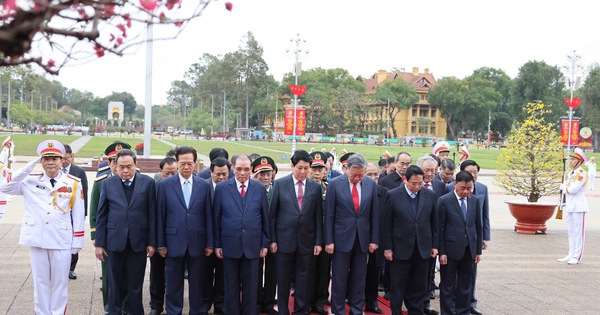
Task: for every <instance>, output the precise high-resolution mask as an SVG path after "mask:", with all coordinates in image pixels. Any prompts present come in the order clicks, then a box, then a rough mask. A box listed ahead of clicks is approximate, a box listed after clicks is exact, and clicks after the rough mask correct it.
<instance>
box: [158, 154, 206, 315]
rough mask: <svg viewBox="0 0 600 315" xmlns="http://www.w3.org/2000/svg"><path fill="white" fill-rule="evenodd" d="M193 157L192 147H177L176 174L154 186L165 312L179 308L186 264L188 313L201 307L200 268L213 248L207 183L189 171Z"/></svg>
mask: <svg viewBox="0 0 600 315" xmlns="http://www.w3.org/2000/svg"><path fill="white" fill-rule="evenodd" d="M197 158H198V155H197V153H196V150H195V149H194V148H192V147H189V146H182V147H178V148H177V149H176V152H175V159H176V160H177V168H178V170H179V175H177V176H172V177H169V178H166V179H163V180H162V181H161V182H160V183H159V188H158V196H157V200H156V204H157V209H158V218H157V221H158V224H157V231H158V253H159V254H160V256H162V257H165V274H166V278H167V286H166V292H167V300H166V306H167V307H166V310H167V314H182V312H183V289H184V280H183V271H184V266H186V265H187V267H188V272H189V275H188V285H189V305H190V314H198V315H199V314H201V313H202V312H203V310H204V300H203V297H204V295H203V294H202V287H203V285H202V284H203V282H204V281H205V279H204V272H203V271H204V268H205V266H204V264H205V256H209V255H210V254H211V253H212V252H213V222H212V219H213V217H212V216H213V213H212V205H211V196H210V195H211V188H210V184H209V183H207V182H206V181H205V180H202V179H201V178H199V177H197V176H194V175H193V173H192V172H193V170H194V166H195V165H196V160H197ZM157 315H158V314H157Z"/></svg>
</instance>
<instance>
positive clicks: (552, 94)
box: [511, 61, 565, 125]
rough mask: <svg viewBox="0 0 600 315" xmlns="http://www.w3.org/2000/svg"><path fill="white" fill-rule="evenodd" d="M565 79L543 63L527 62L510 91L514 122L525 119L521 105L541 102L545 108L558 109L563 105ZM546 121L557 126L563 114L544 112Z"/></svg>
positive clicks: (552, 110)
mask: <svg viewBox="0 0 600 315" xmlns="http://www.w3.org/2000/svg"><path fill="white" fill-rule="evenodd" d="M564 93H565V79H564V76H563V74H562V73H561V71H560V69H559V68H558V67H556V66H550V65H548V64H547V63H545V62H544V61H528V62H526V63H525V64H524V65H523V66H521V68H519V74H518V75H517V77H516V78H515V84H514V86H513V90H512V111H511V112H512V114H513V115H514V117H515V119H516V120H523V119H524V118H525V116H524V113H523V111H522V110H521V107H522V106H523V104H527V103H529V102H534V101H542V102H543V103H544V104H546V105H547V106H550V104H552V105H553V107H554V106H556V107H557V108H558V106H559V105H562V104H563V103H564V100H563V97H564ZM546 115H547V117H546V121H548V122H552V123H555V124H557V125H558V122H559V119H560V116H561V115H564V112H561V111H557V110H554V109H552V108H551V109H550V110H548V111H546Z"/></svg>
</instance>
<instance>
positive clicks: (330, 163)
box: [325, 152, 342, 181]
mask: <svg viewBox="0 0 600 315" xmlns="http://www.w3.org/2000/svg"><path fill="white" fill-rule="evenodd" d="M325 154H326V155H327V169H328V170H329V171H328V172H327V181H330V180H332V179H333V178H336V177H338V176H340V175H342V173H340V172H338V171H336V170H334V169H333V161H335V156H333V154H331V153H329V152H325Z"/></svg>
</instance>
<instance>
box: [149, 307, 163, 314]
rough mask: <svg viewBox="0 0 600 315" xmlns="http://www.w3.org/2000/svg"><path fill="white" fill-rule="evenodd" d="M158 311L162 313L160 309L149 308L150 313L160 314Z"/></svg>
mask: <svg viewBox="0 0 600 315" xmlns="http://www.w3.org/2000/svg"><path fill="white" fill-rule="evenodd" d="M160 313H162V311H160V310H157V309H155V308H153V309H151V310H150V315H160Z"/></svg>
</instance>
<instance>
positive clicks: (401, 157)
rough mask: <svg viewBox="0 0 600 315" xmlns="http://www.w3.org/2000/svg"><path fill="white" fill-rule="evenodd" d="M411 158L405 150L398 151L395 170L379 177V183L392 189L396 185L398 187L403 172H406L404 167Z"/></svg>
mask: <svg viewBox="0 0 600 315" xmlns="http://www.w3.org/2000/svg"><path fill="white" fill-rule="evenodd" d="M411 162H412V159H411V157H410V154H408V153H407V152H400V153H398V154H397V155H396V162H395V168H396V171H395V172H392V173H391V174H389V175H387V176H385V177H384V178H382V179H381V182H380V183H379V185H381V186H383V187H385V188H387V189H389V190H392V189H394V188H396V187H399V186H400V184H402V182H403V181H404V172H406V168H408V166H409V165H410V163H411Z"/></svg>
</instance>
